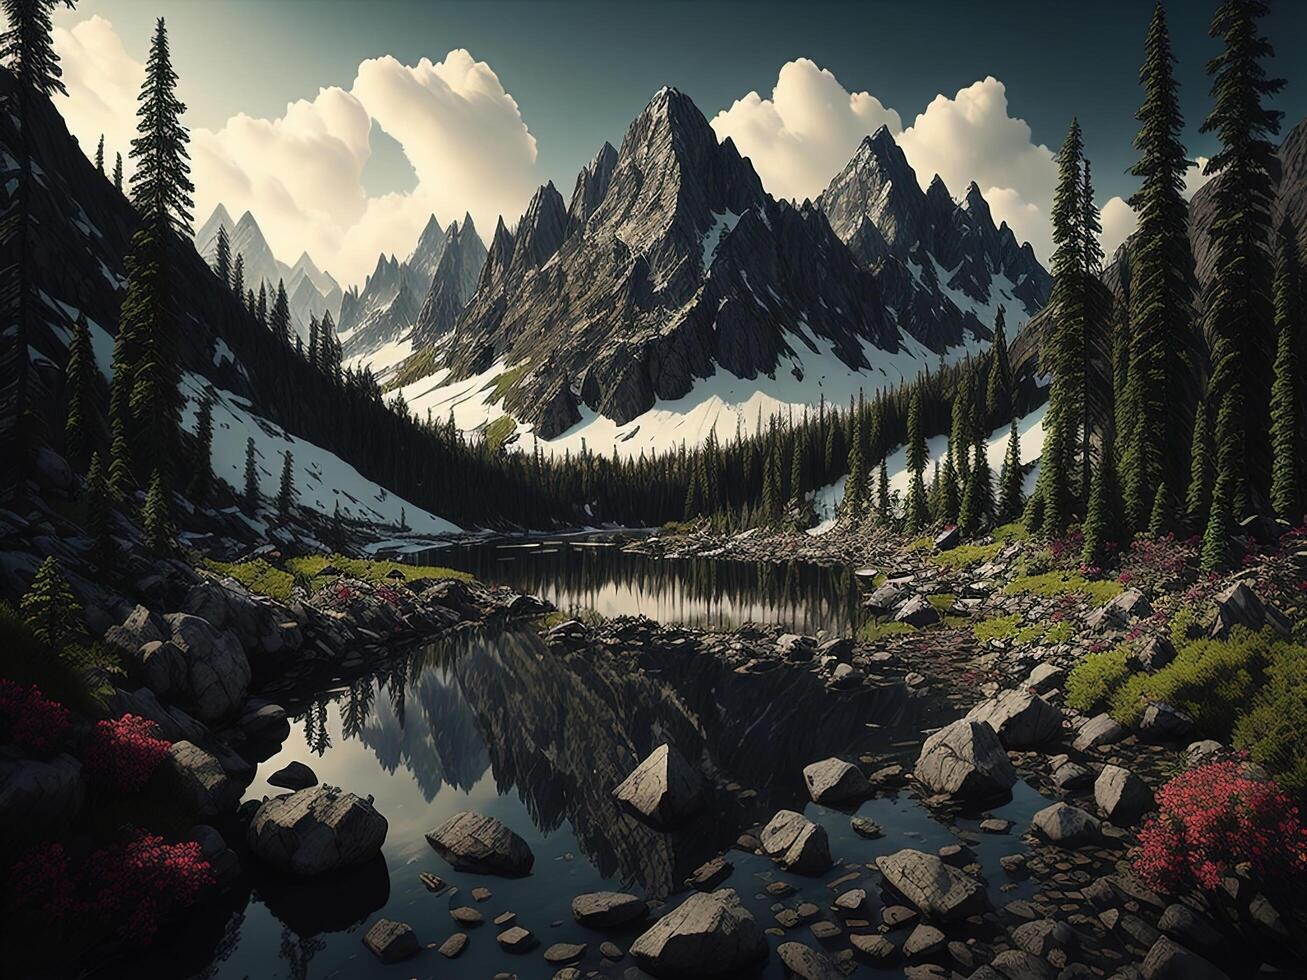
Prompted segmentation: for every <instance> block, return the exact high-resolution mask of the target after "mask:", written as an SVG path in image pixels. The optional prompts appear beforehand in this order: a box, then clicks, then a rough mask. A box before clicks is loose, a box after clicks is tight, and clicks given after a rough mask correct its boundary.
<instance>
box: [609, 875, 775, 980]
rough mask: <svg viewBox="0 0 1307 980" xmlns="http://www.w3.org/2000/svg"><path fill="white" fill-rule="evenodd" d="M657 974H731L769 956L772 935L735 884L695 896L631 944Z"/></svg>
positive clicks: (634, 954) (644, 966) (641, 961)
mask: <svg viewBox="0 0 1307 980" xmlns="http://www.w3.org/2000/svg"><path fill="white" fill-rule="evenodd" d="M630 952H631V956H632V957H634V959H635V961H636V962H637V963H638V964H639V965H640V968H641V969H643V970H645V971H647V972H648V973H651V974H653V975H654V976H656V977H665V978H669V980H670V978H676V977H725V976H730V975H731V974H733V973H736V972H738V971H741V970H744V969H745V968H747V967H749V966H752V965H753V964H755V963H757V962H759V961H760V960H763V959H765V958H766V956H767V940H766V937H765V936H764V935H763V932H762V929H761V927H759V925H758V923H757V921H756V920H755V919H754V917H753V915H752V914H751V913H750V912H749V910H748V909H746V908H745V907H744V906H743V905H741V904H740V898H739V896H738V895H736V894H735V891H734V889H731V888H722V889H720V890H718V891H715V892H712V893H711V894H704V893H702V892H700V893H696V894H694V895H691V896H690V897H689V898H687V899H686V900H685V901H684V902H682V903H681V904H680V905H678V906H677V907H676V908H675V909H673V910H672V911H671V912H668V913H667V914H666V915H664V916H663V917H662V918H661V919H659V920H658V921H657V922H655V923H654V924H653V926H652V927H650V928H649V930H648V931H647V932H645V933H643V934H641V935H640V936H639V937H638V938H637V939H636V940H635V942H634V943H632V944H631V950H630Z"/></svg>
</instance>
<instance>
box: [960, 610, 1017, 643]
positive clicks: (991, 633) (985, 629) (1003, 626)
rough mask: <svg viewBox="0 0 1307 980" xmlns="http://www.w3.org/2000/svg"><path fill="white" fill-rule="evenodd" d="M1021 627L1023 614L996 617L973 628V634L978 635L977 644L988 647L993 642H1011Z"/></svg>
mask: <svg viewBox="0 0 1307 980" xmlns="http://www.w3.org/2000/svg"><path fill="white" fill-rule="evenodd" d="M1020 625H1021V614H1020V613H1013V614H1012V615H1011V616H996V617H994V618H993V619H986V620H982V621H981V622H979V623H977V624H976V625H975V626H974V627H972V630H971V631H972V632H973V633H974V634H975V635H976V642H978V643H981V644H986V645H988V644H989V643H990V641H992V640H1010V639H1012V638H1013V637H1014V636H1016V635H1017V628H1018V627H1019V626H1020Z"/></svg>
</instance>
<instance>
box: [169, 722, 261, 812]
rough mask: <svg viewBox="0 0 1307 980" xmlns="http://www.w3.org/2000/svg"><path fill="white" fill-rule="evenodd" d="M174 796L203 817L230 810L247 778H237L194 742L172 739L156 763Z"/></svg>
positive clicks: (245, 784)
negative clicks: (166, 751)
mask: <svg viewBox="0 0 1307 980" xmlns="http://www.w3.org/2000/svg"><path fill="white" fill-rule="evenodd" d="M159 771H160V773H161V774H162V775H161V778H162V779H163V780H164V781H165V783H166V784H167V785H168V786H169V788H170V789H171V791H172V793H173V794H174V796H175V798H176V799H178V800H180V801H181V802H182V803H183V804H184V805H186V806H187V807H189V808H190V809H191V810H192V811H194V812H195V813H196V814H198V815H199V816H201V817H204V818H206V819H208V818H212V817H220V816H224V815H225V814H228V813H231V812H233V811H234V810H235V809H236V807H237V805H239V803H240V801H241V794H242V793H243V792H244V791H245V787H246V786H247V785H248V780H246V779H237V778H235V777H234V776H233V775H232V774H231V773H229V772H228V771H227V770H226V768H224V766H223V764H222V762H221V760H219V759H218V757H217V756H215V755H214V754H213V753H211V752H209V751H208V750H207V749H203V748H201V747H200V746H198V745H196V744H195V743H194V742H190V741H181V742H173V743H172V746H171V747H170V748H169V749H168V754H167V755H166V756H164V758H163V761H162V762H161V763H160V764H159Z"/></svg>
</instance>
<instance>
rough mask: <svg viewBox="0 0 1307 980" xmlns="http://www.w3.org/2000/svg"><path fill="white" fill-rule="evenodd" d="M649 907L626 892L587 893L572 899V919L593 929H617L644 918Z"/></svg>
mask: <svg viewBox="0 0 1307 980" xmlns="http://www.w3.org/2000/svg"><path fill="white" fill-rule="evenodd" d="M646 911H648V907H647V906H646V905H645V904H644V901H643V900H642V899H640V898H637V897H636V896H635V895H627V894H626V893H625V892H586V893H585V894H583V895H577V896H576V898H574V899H572V918H574V919H575V920H576V921H577V922H579V923H580V924H581V925H583V926H588V927H589V928H591V929H615V928H617V927H618V926H624V925H626V924H627V923H628V922H634V921H635V920H636V919H640V918H643V917H644V914H645V912H646Z"/></svg>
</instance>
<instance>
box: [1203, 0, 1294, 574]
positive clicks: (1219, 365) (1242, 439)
mask: <svg viewBox="0 0 1307 980" xmlns="http://www.w3.org/2000/svg"><path fill="white" fill-rule="evenodd" d="M1268 9H1269V5H1268V4H1267V3H1266V2H1265V0H1225V2H1224V3H1222V4H1221V6H1220V8H1219V9H1218V10H1217V11H1216V14H1215V16H1214V17H1213V18H1212V24H1211V30H1210V33H1211V35H1212V36H1213V37H1220V38H1223V39H1224V42H1225V46H1224V49H1223V51H1222V52H1221V54H1219V55H1218V56H1217V57H1215V58H1213V59H1212V60H1211V61H1210V62H1208V65H1207V73H1208V75H1210V76H1211V77H1212V97H1213V100H1214V104H1213V107H1212V111H1211V112H1210V113H1209V114H1208V116H1207V119H1206V120H1205V121H1204V122H1203V125H1202V129H1201V132H1203V133H1215V134H1216V136H1217V138H1218V139H1219V140H1220V143H1221V148H1220V149H1219V150H1218V151H1217V152H1216V153H1215V154H1214V155H1213V156H1212V158H1211V159H1210V160H1209V161H1208V162H1207V165H1206V167H1205V168H1204V173H1206V174H1207V175H1209V176H1212V177H1216V176H1218V175H1219V178H1220V179H1219V180H1216V181H1214V182H1213V193H1212V198H1211V201H1212V205H1213V213H1214V214H1213V220H1212V224H1211V228H1210V232H1209V234H1210V236H1211V260H1212V265H1211V267H1212V270H1213V274H1212V277H1211V279H1210V280H1209V282H1208V283H1207V286H1206V291H1205V295H1204V316H1205V319H1206V323H1205V329H1206V332H1207V335H1208V336H1209V337H1211V338H1212V364H1213V367H1212V375H1211V380H1210V383H1209V386H1208V391H1209V405H1210V404H1215V405H1216V406H1218V408H1217V416H1216V471H1217V475H1216V486H1215V490H1214V491H1213V502H1212V509H1213V511H1214V514H1213V516H1212V518H1211V520H1209V522H1208V534H1207V535H1205V536H1204V543H1203V544H1204V547H1203V561H1204V565H1205V566H1206V567H1207V568H1208V569H1211V568H1214V567H1215V566H1214V565H1212V564H1211V563H1212V562H1213V561H1215V560H1216V557H1217V553H1218V552H1220V553H1221V554H1224V553H1225V551H1226V549H1228V531H1229V530H1230V528H1231V527H1232V526H1233V522H1234V520H1235V515H1236V514H1242V513H1244V511H1245V510H1246V509H1247V507H1248V505H1249V504H1250V503H1252V502H1254V501H1262V500H1265V499H1267V498H1268V496H1269V491H1270V482H1271V480H1270V469H1271V447H1270V440H1269V438H1268V431H1269V429H1270V391H1269V385H1268V383H1267V382H1268V380H1269V379H1270V377H1271V375H1272V373H1273V361H1274V351H1275V338H1274V335H1273V333H1272V329H1273V325H1272V321H1273V315H1272V307H1271V280H1272V269H1271V263H1270V254H1269V249H1268V248H1267V243H1268V241H1269V238H1270V211H1271V204H1272V200H1273V196H1274V191H1275V181H1276V175H1277V174H1278V173H1279V163H1278V161H1277V160H1276V157H1275V147H1274V145H1273V144H1272V143H1271V142H1270V140H1269V139H1268V138H1267V137H1269V136H1273V135H1275V134H1276V133H1278V132H1279V130H1280V118H1281V116H1282V113H1280V112H1277V111H1274V110H1271V109H1267V108H1265V107H1264V106H1263V105H1262V100H1263V99H1264V98H1265V97H1267V96H1269V95H1273V94H1274V93H1276V92H1278V91H1279V90H1280V89H1281V88H1283V86H1284V81H1283V80H1282V79H1278V78H1268V77H1267V75H1266V70H1265V68H1264V66H1263V64H1262V61H1263V60H1264V59H1266V58H1269V57H1270V56H1271V55H1272V54H1273V49H1272V48H1271V44H1270V42H1269V41H1268V40H1267V39H1266V38H1265V37H1263V36H1262V35H1261V34H1259V33H1258V26H1257V21H1258V19H1259V18H1261V17H1262V16H1264V15H1265V14H1266V13H1267V11H1268Z"/></svg>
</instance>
